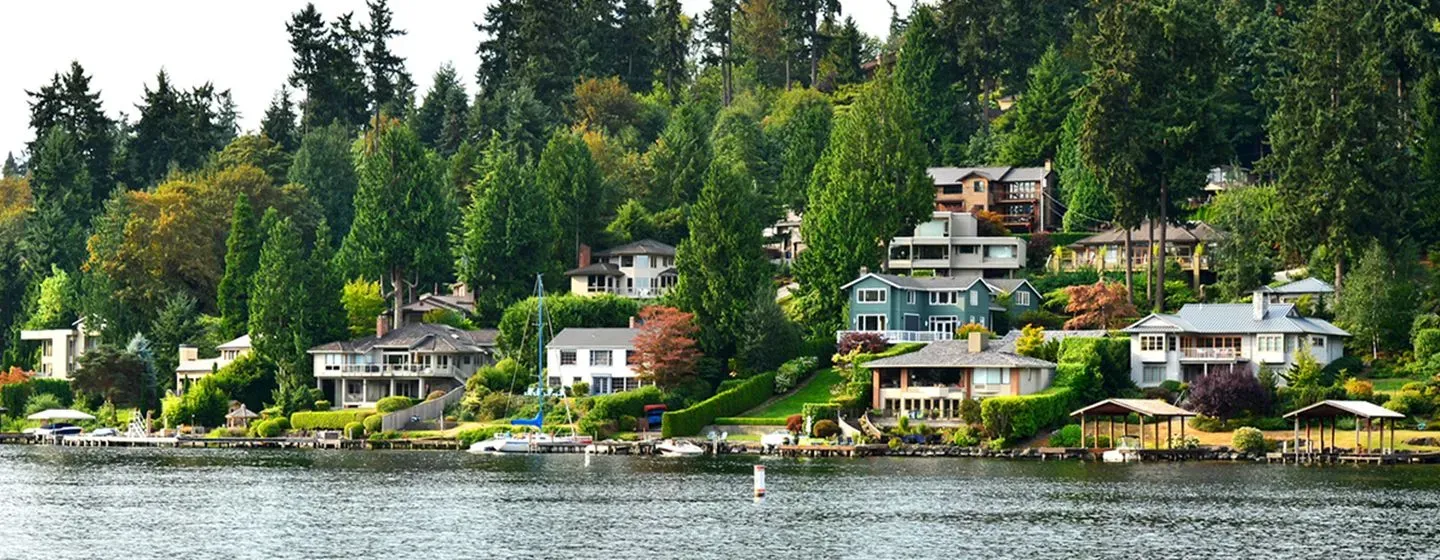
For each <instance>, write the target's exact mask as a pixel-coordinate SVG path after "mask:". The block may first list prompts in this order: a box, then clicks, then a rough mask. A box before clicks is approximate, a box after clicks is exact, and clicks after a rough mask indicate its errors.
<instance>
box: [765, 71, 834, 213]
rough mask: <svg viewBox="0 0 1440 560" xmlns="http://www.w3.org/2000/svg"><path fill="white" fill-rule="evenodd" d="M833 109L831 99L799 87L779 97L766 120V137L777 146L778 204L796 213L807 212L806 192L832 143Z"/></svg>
mask: <svg viewBox="0 0 1440 560" xmlns="http://www.w3.org/2000/svg"><path fill="white" fill-rule="evenodd" d="M833 112H834V109H832V108H831V105H830V100H829V99H827V98H826V97H825V96H824V95H823V94H821V93H820V92H818V91H815V90H813V89H808V88H803V89H802V88H796V89H792V90H790V91H787V92H785V93H783V94H781V95H780V98H779V99H777V100H776V101H775V106H774V108H773V109H771V111H770V115H769V116H767V117H765V122H764V126H765V136H766V137H768V138H769V142H770V144H771V145H772V146H778V148H779V151H780V154H779V160H780V161H779V164H780V174H779V177H778V178H777V185H776V194H777V196H778V199H779V202H780V203H781V204H784V205H785V206H786V207H787V208H789V209H791V210H794V211H795V212H797V213H798V212H804V211H805V198H806V197H805V191H806V189H807V188H808V187H809V185H810V175H811V174H812V173H813V172H814V170H815V163H816V162H818V161H820V154H822V153H824V152H825V145H826V144H827V143H828V142H829V141H830V121H831V117H832V116H833Z"/></svg>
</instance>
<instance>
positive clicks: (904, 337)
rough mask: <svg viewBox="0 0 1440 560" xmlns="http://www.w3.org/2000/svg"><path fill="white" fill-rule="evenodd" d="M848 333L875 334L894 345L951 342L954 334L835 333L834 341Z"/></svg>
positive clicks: (928, 332)
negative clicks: (901, 343)
mask: <svg viewBox="0 0 1440 560" xmlns="http://www.w3.org/2000/svg"><path fill="white" fill-rule="evenodd" d="M850 333H876V334H879V335H880V337H881V338H884V339H885V342H888V343H890V344H896V343H900V342H935V341H937V340H953V339H954V338H955V333H953V332H950V331H836V332H835V341H836V342H839V341H840V339H842V338H845V335H847V334H850Z"/></svg>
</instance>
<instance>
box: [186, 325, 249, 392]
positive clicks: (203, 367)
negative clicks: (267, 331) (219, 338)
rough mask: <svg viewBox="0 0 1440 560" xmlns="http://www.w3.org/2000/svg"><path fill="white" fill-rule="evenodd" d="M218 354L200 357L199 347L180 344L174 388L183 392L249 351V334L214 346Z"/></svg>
mask: <svg viewBox="0 0 1440 560" xmlns="http://www.w3.org/2000/svg"><path fill="white" fill-rule="evenodd" d="M215 349H216V350H218V351H219V352H220V355H219V356H217V357H214V358H201V357H200V349H198V348H196V347H194V346H191V345H189V344H181V345H180V350H179V352H180V361H179V363H178V364H177V365H176V366H175V390H176V392H177V393H181V394H183V393H184V392H185V391H187V390H189V389H190V386H191V385H193V384H194V383H195V382H196V381H199V380H200V378H202V377H205V376H207V375H210V374H211V373H213V372H216V371H220V369H221V368H224V367H225V366H228V365H230V364H231V362H234V361H235V360H238V359H240V357H241V356H244V355H246V354H249V353H250V335H248V334H247V335H244V336H241V337H239V338H236V339H234V340H230V341H228V342H226V343H224V344H221V345H219V346H216V347H215Z"/></svg>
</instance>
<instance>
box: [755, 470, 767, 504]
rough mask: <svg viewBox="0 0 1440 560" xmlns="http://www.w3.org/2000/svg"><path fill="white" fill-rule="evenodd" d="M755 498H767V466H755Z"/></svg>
mask: <svg viewBox="0 0 1440 560" xmlns="http://www.w3.org/2000/svg"><path fill="white" fill-rule="evenodd" d="M755 497H756V498H764V497H765V465H755Z"/></svg>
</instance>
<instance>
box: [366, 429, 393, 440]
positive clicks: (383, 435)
mask: <svg viewBox="0 0 1440 560" xmlns="http://www.w3.org/2000/svg"><path fill="white" fill-rule="evenodd" d="M395 439H400V432H397V431H395V430H386V431H383V432H380V433H378V434H370V441H388V440H395Z"/></svg>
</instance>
